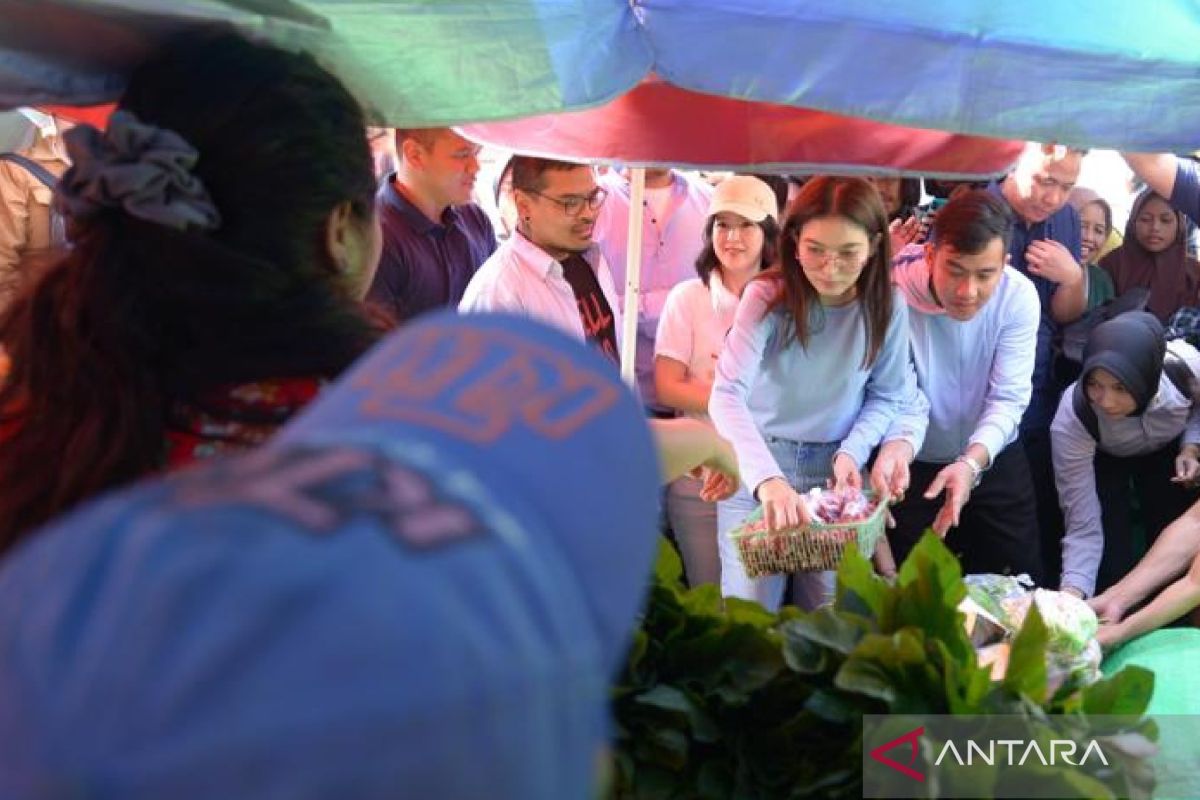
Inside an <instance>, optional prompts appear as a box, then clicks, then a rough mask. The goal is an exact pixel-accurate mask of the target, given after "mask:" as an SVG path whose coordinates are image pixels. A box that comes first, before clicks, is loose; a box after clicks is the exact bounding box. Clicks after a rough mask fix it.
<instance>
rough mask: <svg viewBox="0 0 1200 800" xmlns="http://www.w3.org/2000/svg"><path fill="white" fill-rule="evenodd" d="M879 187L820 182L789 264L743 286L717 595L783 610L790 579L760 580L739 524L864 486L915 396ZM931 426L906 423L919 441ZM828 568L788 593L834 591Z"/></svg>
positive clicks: (724, 388)
mask: <svg viewBox="0 0 1200 800" xmlns="http://www.w3.org/2000/svg"><path fill="white" fill-rule="evenodd" d="M890 263H891V243H890V241H889V237H888V222H887V215H886V213H885V211H884V208H883V205H882V202H881V201H880V198H879V193H878V192H877V191H876V190H875V189H874V187H873V186H872V185H871V184H870V183H869V182H867V181H866V180H864V179H861V178H828V177H819V178H814V179H813V180H811V181H809V182H808V183H807V184H805V186H804V188H803V189H802V190H801V192H800V194H799V196H798V197H797V198H796V200H795V201H794V202H793V204H792V206H791V210H790V214H789V216H788V218H787V221H786V223H785V224H784V228H783V234H782V238H781V244H780V264H779V266H778V267H776V268H772V269H770V270H767V271H766V272H764V273H763V274H762V275H760V276H759V277H758V278H757V279H755V280H754V281H752V282H751V283H750V285H749V286H747V287H746V290H745V292H744V294H743V295H742V300H741V303H740V305H739V306H738V310H737V314H736V316H735V319H734V323H733V328H732V330H731V331H730V333H729V337H728V338H727V339H726V341H725V346H724V349H723V350H722V352H721V357H720V359H719V361H718V363H717V374H716V379H715V382H714V384H713V390H712V399H711V401H710V402H709V414H710V415H711V416H712V419H713V422H714V423H715V424H716V426H717V430H718V431H719V432H720V433H721V434H722V435H723V436H724V437H725V438H727V439H729V440H730V442H732V444H733V447H734V450H735V451H736V453H737V457H738V463H739V465H740V467H741V472H742V477H743V484H742V487H741V489H740V490H739V491H738V493H737V494H736V495H734V496H733V497H732V498H730V499H729V500H726V501H723V502H721V503H720V504H718V508H717V518H718V527H719V530H720V537H719V545H720V550H721V593H722V594H723V595H725V596H727V597H729V596H734V597H741V598H745V599H750V600H756V601H758V602H759V603H762V604H763V605H764V606H766V607H767V608H770V609H775V608H777V607H778V606H779V604H780V602H781V601H782V599H783V593H784V590H785V588H786V584H787V576H783V575H773V576H768V577H764V578H750V577H748V576H747V575H746V572H745V569H744V568H743V566H742V564H741V561H740V559H739V557H738V554H737V548H736V546H735V545H734V543H733V542H732V541H731V540H730V539H729V536H728V534H729V532H730V531H731V530H732V529H733V528H735V527H737V526H738V525H739V524H741V522H742V521H743V520H744V519H745V517H746V516H747V515H748V514H749V513H750V512H751V511H753V510H754V508H755V507H756V506H757V505H758V504H760V503H761V504H762V506H763V511H764V517H765V520H766V522H767V525H768V527H770V528H771V529H773V530H783V529H789V528H796V527H800V526H803V525H806V524H808V523H809V522H810V521H811V520H810V516H809V512H808V509H807V507H806V505H805V503H804V500H803V498H802V497H801V496H800V492H804V491H806V490H808V489H810V488H813V487H817V486H824V485H826V483H827V482H828V481H830V480H831V479H832V481H833V483H834V484H835V485H836V486H837V487H839V488H844V487H861V485H862V476H861V470H862V469H863V468H864V467H865V466H866V462H867V459H868V458H869V456H870V454H871V451H872V450H873V449H874V448H875V446H876V445H878V444H879V443H880V441H881V440H882V439H883V436H884V434H885V433H886V432H887V430H888V427H889V426H890V425H891V423H892V421H893V419H894V418H895V417H896V416H897V414H898V413H899V412H900V411H901V410H902V409H903V408H904V407H905V406H906V405H907V404H908V403H911V402H915V397H916V395H917V393H918V390H917V387H916V380H915V375H914V374H913V372H912V370H911V368H910V366H909V361H908V321H907V308H906V305H905V303H904V302H903V301H902V300H900V299H898V298H896V297H895V295H894V290H893V289H892V285H891V279H890V275H889V265H890ZM923 434H924V431H923V430H920V431H915V430H914V431H905V436H904V438H905V439H906V440H910V443H912V444H913V445H914V447H913V451H914V452H916V451H917V450H918V449H920V443H921V439H922V438H923ZM832 577H833V575H832V573H808V574H803V575H794V576H792V599H793V601H794V602H795V603H796V604H797V605H800V606H802V607H804V608H814V607H816V606H817V605H820V604H821V603H823V602H825V601H826V600H828V599H831V597H832V589H833V580H832Z"/></svg>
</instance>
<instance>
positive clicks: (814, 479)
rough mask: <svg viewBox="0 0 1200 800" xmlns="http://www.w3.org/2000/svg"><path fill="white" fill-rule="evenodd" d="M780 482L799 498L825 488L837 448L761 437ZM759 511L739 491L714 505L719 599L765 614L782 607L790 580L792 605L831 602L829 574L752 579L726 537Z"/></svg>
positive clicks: (747, 494)
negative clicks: (752, 605)
mask: <svg viewBox="0 0 1200 800" xmlns="http://www.w3.org/2000/svg"><path fill="white" fill-rule="evenodd" d="M763 439H764V441H766V443H767V447H768V448H769V449H770V451H771V455H772V456H774V457H775V463H777V464H778V465H779V469H780V470H782V471H783V475H784V478H786V479H787V481H788V482H789V483H790V484H791V485H792V488H794V489H795V490H796V491H798V492H807V491H808V490H809V489H811V488H813V487H814V486H821V487H824V486H825V485H826V482H827V481H828V480H829V479H830V478H832V477H833V455H834V453H836V452H837V448H838V443H837V442H828V443H806V442H793V441H791V440H789V439H778V438H775V437H773V436H765V437H763ZM756 508H758V501H757V500H755V499H754V496H753V495H751V494H750V490H749V489H747V488H746V487H745V486H744V485H743V486H741V487H740V488H739V489H738V492H737V494H735V495H734V496H733V497H731V498H729V499H728V500H723V501H721V502H720V503H718V504H717V528H718V530H719V531H720V535H719V536H718V544H719V546H720V552H721V595H722V596H723V597H740V598H742V599H745V600H755V601H757V602H758V603H761V604H762V605H763V607H765V608H767V609H769V610H770V611H777V610H778V609H779V606H780V605H781V604H782V603H783V593H784V591H785V590H786V589H787V586H788V578H789V577H790V578H791V585H792V602H793V603H795V604H796V605H798V606H800V607H801V608H803V609H806V610H812V609H814V608H816V607H817V606H819V605H821V604H823V603H827V602H829V601H831V600H833V590H834V573H833V572H798V573H794V574H793V575H791V576H788V575H767V576H765V577H762V578H751V577H750V576H748V575H747V574H746V570H745V568H744V567H743V566H742V561H741V559H740V558H739V557H738V552H737V546H736V545H735V544H734V543H733V541H732V540H730V538H729V532H730V531H732V530H733V529H734V528H736V527H737V526H738V525H741V524H742V520H744V519H745V518H746V516H747V515H748V514H749V513H750V512H751V511H753V510H754V509H756Z"/></svg>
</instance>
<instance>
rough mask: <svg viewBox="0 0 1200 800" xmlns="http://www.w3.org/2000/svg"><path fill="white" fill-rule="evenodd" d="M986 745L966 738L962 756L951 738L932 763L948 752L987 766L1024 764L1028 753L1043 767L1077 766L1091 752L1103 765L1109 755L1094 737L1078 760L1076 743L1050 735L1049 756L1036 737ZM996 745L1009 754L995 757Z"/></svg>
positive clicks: (965, 764)
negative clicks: (965, 756) (1015, 757)
mask: <svg viewBox="0 0 1200 800" xmlns="http://www.w3.org/2000/svg"><path fill="white" fill-rule="evenodd" d="M984 744H985V745H986V749H985V748H984V747H981V746H980V745H979V743H978V742H975V741H972V740H970V739H968V740H967V742H966V752H967V759H966V761H964V760H963V757H962V754H961V752H960V751H959V749H958V747H956V746H955V744H954V740H953V739H951V740H949V741H947V742H946V743H945V744H944V745H942V752H940V753H938V757H937V760H936V761H934V762H933V763H934V764H935V765H937V766H940V765H941V763H942V759H944V758H946V754H947V753H949V754H950V755H952V756H953V757H954V761H955V762H956V763H957V764H958V765H959V766H960V767H969V766H971V765H972V764H974V763H975V759H976V757H978V759H979V763H980V764H987V765H988V766H989V767H994V766H996V764H997V763H999V764H1000V765H1001V766H1009V767H1023V766H1025V764H1026V763H1027V762H1028V763H1032V762H1030V758H1031V757H1036V758H1037V760H1038V761H1039V762H1041V764H1042V766H1044V767H1053V766H1055V765H1057V764H1059V763H1062V764H1070V765H1071V766H1072V767H1080V766H1083V765H1084V764H1086V763H1087V760H1088V758H1089V757H1090V756H1092V755H1093V754H1095V756H1096V758H1098V759H1099V760H1100V763H1101V764H1103V765H1104V766H1106V767H1107V766H1108V759H1107V758H1105V757H1104V751H1103V750H1101V749H1100V745H1099V744H1098V743H1097V742H1096V740H1095V739H1093V740H1092V741H1090V742H1088V745H1087V747H1085V748H1084V750H1083V755H1081V756H1080V757H1079V760H1078V761H1072V760H1071V759H1072V758H1073V757H1074V756H1075V752H1076V751H1077V750H1078V749H1079V745H1078V744H1077V743H1076V742H1073V741H1071V740H1070V739H1051V740H1050V757H1049V758H1047V757H1046V751H1044V750H1043V749H1042V746H1041V745H1040V744H1038V742H1037V740H1036V739H1030V740H1029V741H1026V740H1024V739H992V740H990V741H987V742H985V743H984ZM997 747H999V748H1000V749H1002V750H1007V752H1008V758H1007V759H1006V760H998V759H997V758H996V749H997ZM1014 754H1019V755H1020V758H1019V759H1014V758H1013V755H1014Z"/></svg>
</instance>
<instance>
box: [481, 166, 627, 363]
mask: <svg viewBox="0 0 1200 800" xmlns="http://www.w3.org/2000/svg"><path fill="white" fill-rule="evenodd" d="M512 185H513V200H514V202H515V204H516V207H517V230H516V232H515V233H514V234H513V235H512V236H511V237H509V238H508V240H506V241H505V242H504V244H502V245H501V246H500V248H499V249H498V250H497V251H496V252H495V253H494V254H493V255H492V257H491V258H489V259H488V260H487V261H486V262H484V264H483V266H482V267H480V268H479V271H478V272H477V273H475V277H473V278H472V279H471V282H470V283H469V284H468V285H467V290H466V292H465V293H464V295H463V298H462V302H461V303H459V310H460V311H514V312H518V313H521V314H526V315H528V316H530V317H533V318H535V319H540V320H542V321H543V322H545V323H547V324H549V325H552V326H554V327H557V328H560V329H562V330H564V331H566V332H567V333H570V334H573V335H574V336H576V337H578V338H579V339H580V340H582V341H586V342H588V343H589V344H592V345H594V346H595V347H596V348H598V349H599V350H600V351H601V352H602V353H604V354H605V355H606V356H608V357H609V358H610V359H611V360H612V362H613V364H614V365H615V364H617V363H619V361H620V356H619V345H618V337H619V335H620V330H621V319H620V309H619V305H618V302H617V293H616V289H615V287H614V285H613V279H612V274H611V273H610V272H609V268H608V264H607V263H606V262H605V260H604V256H603V255H602V254H601V252H600V248H599V247H598V246H597V244H596V242H595V241H594V240H593V238H592V233H593V230H594V229H595V226H596V216H597V213H598V212H599V210H600V207H601V206H602V205H603V204H604V200H605V197H606V196H607V193H606V192H605V190H604V189H603V188H601V187H600V186H598V185H597V184H596V177H595V174H594V173H593V171H592V168H591V167H590V166H588V165H586V164H574V163H570V162H566V161H554V160H551V159H547V158H534V157H532V156H515V157H514V158H513V163H512Z"/></svg>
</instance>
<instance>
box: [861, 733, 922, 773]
mask: <svg viewBox="0 0 1200 800" xmlns="http://www.w3.org/2000/svg"><path fill="white" fill-rule="evenodd" d="M923 733H925V726H923V725H922V726H921V727H920V728H913V729H912V730H911V731H909V732H908V733H906V734H904V735H903V736H901V737H899V738H896V739H892V740H891V741H890V742H887V743H886V744H881V745H879V747H876V748H875V749H874V750H872V751H871V758H873V759H875V760H876V761H878V762H879V763H880V764H883V765H884V766H888V767H891V768H892V769H894V770H896V771H897V772H899V773H900V774H902V775H907V776H908V777H910V778H912V779H913V780H914V781H921V782H922V783H924V782H925V776H924V775H922V774H921V773H920V772H917V771H916V770H915V769H913V768H912V765H913V764H914V763H915V762H916V760H917V744H918V743H919V741H920V739H921V734H923ZM902 744H907V745H909V746H910V750H909V753H908V764H907V765H905V764H901V763H899V762H896V761H893V760H892V759H890V758H888V757H887V756H885V755H884V753H886V752H887V751H888V750H891V749H892V748H893V747H896V746H898V745H902Z"/></svg>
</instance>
